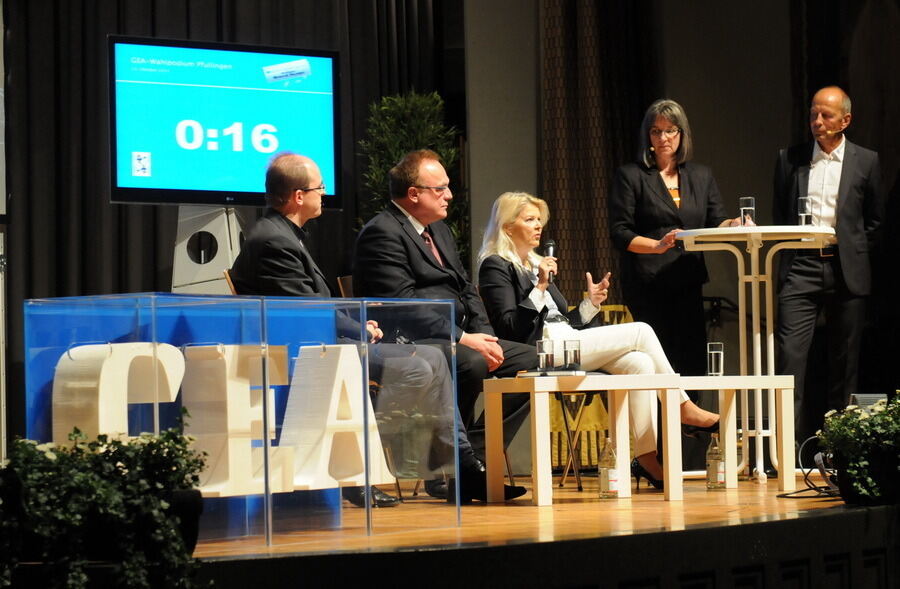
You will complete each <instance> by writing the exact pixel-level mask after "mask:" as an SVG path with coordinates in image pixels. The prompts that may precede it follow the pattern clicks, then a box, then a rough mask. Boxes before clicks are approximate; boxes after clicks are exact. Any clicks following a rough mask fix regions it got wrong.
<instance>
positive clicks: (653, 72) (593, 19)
mask: <svg viewBox="0 0 900 589" xmlns="http://www.w3.org/2000/svg"><path fill="white" fill-rule="evenodd" d="M540 11H541V13H540V19H539V21H540V23H541V24H540V29H541V30H540V35H541V65H540V67H541V72H540V79H541V89H540V96H541V121H540V123H541V124H540V132H541V140H540V142H539V144H540V157H541V163H542V166H541V170H540V173H541V193H542V194H543V195H544V198H546V199H547V201H548V204H549V205H550V210H551V214H552V220H551V223H552V224H551V226H550V228H549V233H550V234H551V235H570V236H572V235H577V236H578V239H568V240H564V241H562V242H560V244H559V247H560V251H561V253H560V254H559V255H560V257H563V258H564V259H565V260H566V263H567V264H569V266H571V267H572V268H583V269H585V270H590V271H591V272H592V273H593V275H594V276H595V277H598V276H602V275H603V273H604V272H606V271H612V272H613V274H614V275H618V272H617V268H618V253H617V252H616V251H614V250H613V249H612V245H611V242H610V239H609V219H608V215H607V212H606V197H607V194H608V192H609V188H610V186H611V183H612V178H613V173H614V172H615V169H616V168H617V167H618V166H620V165H622V164H623V163H625V162H627V161H631V160H633V159H634V157H635V153H636V151H637V135H638V127H639V125H640V122H641V116H642V115H643V113H644V110H645V109H646V108H647V105H649V104H650V103H651V102H652V101H653V100H654V99H655V98H657V97H658V96H657V93H658V86H659V79H660V76H659V74H658V65H657V62H656V60H655V58H654V50H653V47H652V45H653V41H652V35H647V34H646V33H647V31H648V30H652V27H651V24H650V22H649V20H650V19H651V18H652V17H651V15H653V14H654V11H653V10H652V2H650V1H648V0H639V1H637V2H595V1H593V0H543V1H542V2H541V3H540ZM618 284H619V283H618V281H615V280H614V281H613V286H612V290H611V294H610V302H611V303H621V302H622V298H621V294H620V291H619V286H618ZM559 287H560V289H562V291H563V293H564V294H565V296H566V297H567V298H568V300H570V301H577V300H581V295H582V291H583V290H584V281H583V278H581V276H580V275H579V274H578V273H577V272H575V273H570V274H569V275H567V276H561V277H560V280H559Z"/></svg>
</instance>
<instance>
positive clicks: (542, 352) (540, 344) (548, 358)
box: [535, 339, 554, 370]
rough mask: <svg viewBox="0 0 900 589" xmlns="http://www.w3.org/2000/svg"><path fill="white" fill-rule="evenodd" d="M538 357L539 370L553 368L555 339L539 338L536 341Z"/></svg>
mask: <svg viewBox="0 0 900 589" xmlns="http://www.w3.org/2000/svg"><path fill="white" fill-rule="evenodd" d="M535 348H537V357H538V370H553V359H554V358H553V340H552V339H539V340H538V341H537V342H535Z"/></svg>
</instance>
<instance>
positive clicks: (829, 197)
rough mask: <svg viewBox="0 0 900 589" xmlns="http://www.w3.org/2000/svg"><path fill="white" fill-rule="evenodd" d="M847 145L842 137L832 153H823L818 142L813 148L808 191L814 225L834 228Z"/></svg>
mask: <svg viewBox="0 0 900 589" xmlns="http://www.w3.org/2000/svg"><path fill="white" fill-rule="evenodd" d="M846 145H847V142H846V141H845V140H844V138H843V137H841V143H840V145H838V146H837V147H836V148H834V149H833V150H832V151H831V153H825V152H824V151H822V148H821V147H819V142H818V141H816V143H815V146H814V147H813V154H812V160H811V161H810V163H809V186H808V188H807V191H806V194H807V196H808V197H809V200H810V204H811V206H812V222H813V225H819V226H822V227H834V222H835V217H836V213H837V199H838V187H839V186H840V184H841V170H842V169H843V167H844V148H845V147H846Z"/></svg>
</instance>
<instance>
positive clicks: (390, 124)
mask: <svg viewBox="0 0 900 589" xmlns="http://www.w3.org/2000/svg"><path fill="white" fill-rule="evenodd" d="M458 140H459V131H458V130H457V129H456V127H453V126H451V125H447V124H446V123H445V122H444V100H443V99H442V98H441V96H440V95H439V94H438V93H437V92H430V93H425V94H419V93H417V92H409V93H406V94H396V95H391V96H385V97H383V98H381V99H380V100H378V101H377V102H374V103H372V104H371V105H370V106H369V118H368V121H367V126H366V136H365V138H364V139H362V140H361V141H360V142H359V148H360V155H362V156H363V158H364V159H365V162H366V167H365V171H364V172H363V185H364V192H363V194H362V195H360V198H359V201H358V209H357V210H358V218H357V226H358V228H361V227H362V226H363V225H364V224H365V223H366V222H367V221H368V220H369V219H371V218H372V217H374V216H375V215H376V214H377V213H378V212H379V211H381V209H383V208H384V206H385V205H386V204H387V202H388V180H387V174H388V171H389V170H390V169H391V168H392V167H394V165H395V164H396V163H397V162H398V161H399V160H400V158H401V157H403V155H404V154H406V153H407V152H410V151H413V150H415V149H430V150H432V151H434V152H436V153H437V154H438V155H439V156H441V159H442V160H443V162H444V167H445V168H446V169H447V173H448V175H449V176H450V178H451V188H452V190H453V202H452V203H451V205H450V209H449V215H448V217H447V220H446V223H447V225H448V226H449V227H450V230H451V231H452V232H453V237H454V238H455V239H456V242H457V247H458V248H459V251H460V258H461V259H462V260H463V261H464V262H465V261H466V260H468V251H469V199H468V195H467V194H465V191H464V190H462V187H461V185H460V181H459V168H458V165H457V164H458V163H459V148H458V147H457V145H458Z"/></svg>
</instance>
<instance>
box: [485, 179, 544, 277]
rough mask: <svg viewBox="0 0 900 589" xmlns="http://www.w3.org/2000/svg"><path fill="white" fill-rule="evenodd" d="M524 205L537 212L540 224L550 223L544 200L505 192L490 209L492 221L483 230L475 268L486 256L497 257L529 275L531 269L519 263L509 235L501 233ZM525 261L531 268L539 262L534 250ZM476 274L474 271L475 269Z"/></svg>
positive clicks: (513, 220) (512, 221) (525, 193)
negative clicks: (535, 208)
mask: <svg viewBox="0 0 900 589" xmlns="http://www.w3.org/2000/svg"><path fill="white" fill-rule="evenodd" d="M527 205H534V206H536V207H537V209H538V211H540V215H541V225H544V226H546V225H547V222H548V221H549V220H550V208H549V207H548V206H547V203H546V201H544V200H543V199H540V198H538V197H536V196H532V195H530V194H528V193H527V192H504V193H503V194H501V195H500V196H498V197H497V200H495V201H494V206H493V207H492V208H491V218H490V220H489V221H488V224H487V228H486V229H485V230H484V238H483V240H482V242H481V251H479V252H478V266H479V267H481V263H482V262H483V261H484V260H485V258H488V257H489V256H493V255H498V256H500V257H501V258H503V259H504V260H506V261H508V262H512V263H513V264H515V265H516V266H517V267H519V268H520V269H522V270H524V271H526V272H531V271H532V268H530V267H526V266H525V265H524V264H523V263H522V258H520V257H519V254H518V253H517V252H516V246H515V244H514V243H513V241H512V239H510V237H509V235H507V234H506V232H505V231H504V230H503V228H504V227H506V226H507V225H509V224H511V223H514V222H515V220H516V218H518V216H519V214H520V213H521V212H522V209H524V208H525V207H526V206H527ZM528 261H529V263H530V265H531V266H532V267H534V266H537V265H538V264H539V263H540V261H541V256H539V255H538V254H537V253H535V252H534V251H532V252H530V253H529V254H528ZM476 274H477V269H476Z"/></svg>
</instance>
